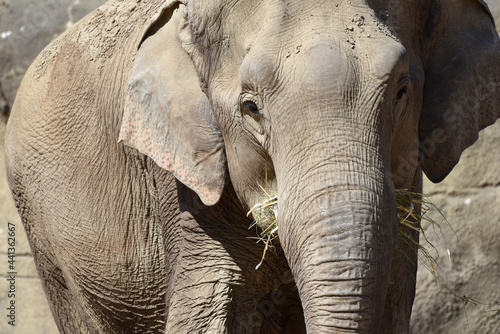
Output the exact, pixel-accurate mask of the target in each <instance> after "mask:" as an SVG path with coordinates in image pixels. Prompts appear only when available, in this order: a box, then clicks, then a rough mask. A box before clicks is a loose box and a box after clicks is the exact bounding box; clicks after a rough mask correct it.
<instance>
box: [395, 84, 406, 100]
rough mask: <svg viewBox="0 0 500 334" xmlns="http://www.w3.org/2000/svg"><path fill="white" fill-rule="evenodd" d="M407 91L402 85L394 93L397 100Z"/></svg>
mask: <svg viewBox="0 0 500 334" xmlns="http://www.w3.org/2000/svg"><path fill="white" fill-rule="evenodd" d="M407 92H408V87H406V86H405V87H402V88H400V89H399V90H398V93H397V94H396V98H397V99H398V100H401V99H402V98H403V96H405V94H406V93H407Z"/></svg>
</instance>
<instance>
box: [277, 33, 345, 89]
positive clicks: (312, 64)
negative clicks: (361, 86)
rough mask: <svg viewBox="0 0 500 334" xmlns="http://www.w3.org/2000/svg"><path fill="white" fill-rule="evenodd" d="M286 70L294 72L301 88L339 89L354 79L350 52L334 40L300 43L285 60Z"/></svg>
mask: <svg viewBox="0 0 500 334" xmlns="http://www.w3.org/2000/svg"><path fill="white" fill-rule="evenodd" d="M284 67H285V68H284V71H285V72H288V73H291V74H292V76H291V78H293V80H294V81H295V84H298V85H300V86H301V91H302V92H304V93H307V92H325V93H328V94H331V93H335V92H340V91H342V90H343V88H346V87H348V86H349V83H352V82H350V81H352V80H354V78H353V75H349V72H350V63H349V61H348V58H347V55H346V54H345V52H344V51H343V50H341V49H340V48H339V47H338V43H336V42H335V41H333V40H332V39H330V40H327V39H314V38H313V39H309V40H307V41H304V42H303V43H301V44H300V46H298V47H297V48H296V50H295V52H294V53H293V54H292V55H291V56H289V58H288V59H287V61H286V62H285V63H284ZM287 68H288V69H287Z"/></svg>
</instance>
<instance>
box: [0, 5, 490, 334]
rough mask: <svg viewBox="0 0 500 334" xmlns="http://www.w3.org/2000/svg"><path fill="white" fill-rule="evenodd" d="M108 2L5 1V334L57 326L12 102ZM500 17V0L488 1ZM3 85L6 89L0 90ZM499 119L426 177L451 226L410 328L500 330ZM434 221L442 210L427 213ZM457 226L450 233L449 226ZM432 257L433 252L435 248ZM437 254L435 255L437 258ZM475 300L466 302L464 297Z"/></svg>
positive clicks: (0, 129) (0, 81)
mask: <svg viewBox="0 0 500 334" xmlns="http://www.w3.org/2000/svg"><path fill="white" fill-rule="evenodd" d="M103 2H104V1H103V0H95V1H92V0H85V1H80V0H36V1H35V0H4V1H1V0H0V309H1V310H4V311H2V312H0V315H1V317H0V319H1V320H0V334H2V333H19V334H24V333H34V334H55V333H57V328H56V327H55V324H54V321H53V319H52V316H51V314H50V311H49V309H48V305H47V302H46V300H45V296H44V294H43V291H42V287H41V284H40V281H39V280H38V275H37V273H36V269H35V266H34V263H33V259H32V257H31V252H30V249H29V245H28V243H27V240H26V237H25V234H24V230H23V228H22V225H21V222H20V219H19V217H18V216H17V213H16V211H15V208H14V204H13V201H12V199H11V197H10V192H9V191H8V188H7V182H6V177H5V167H4V157H3V138H4V131H5V122H4V120H5V119H6V116H7V114H8V109H9V108H8V107H9V106H11V105H12V103H13V101H14V97H15V93H16V91H17V88H18V86H19V83H20V81H21V79H22V77H23V75H24V73H25V71H26V69H27V67H28V66H29V64H30V63H31V62H32V61H33V59H34V58H35V57H36V55H37V54H38V53H39V52H40V51H41V50H42V49H43V47H44V46H45V45H46V44H48V43H49V42H50V41H51V40H52V39H53V38H55V37H56V36H58V35H59V34H60V33H62V32H63V31H64V30H65V29H66V28H67V27H68V26H71V25H72V24H73V23H74V22H76V21H77V20H79V19H80V18H81V17H83V16H84V15H85V14H86V13H88V12H89V11H90V10H92V9H94V8H96V7H97V6H98V5H100V4H101V3H103ZM488 3H489V4H490V6H491V8H492V12H493V13H494V15H496V17H498V18H500V0H490V1H488ZM2 89H3V93H2ZM499 144H500V122H497V123H496V124H495V125H494V126H492V127H490V128H488V129H486V130H485V131H483V132H482V133H481V135H480V138H479V140H478V142H477V143H476V144H475V145H473V146H472V147H471V148H469V149H468V150H467V151H466V152H465V153H464V155H463V156H462V159H461V161H460V163H459V164H458V165H457V167H456V168H455V170H454V171H453V172H452V173H451V174H450V176H449V177H448V178H447V179H446V180H445V181H444V182H442V183H441V184H438V185H433V184H431V183H430V182H428V181H426V183H425V186H424V192H425V193H426V194H428V195H429V196H430V199H431V201H432V202H433V203H434V204H436V205H437V207H439V208H440V210H441V212H442V213H443V214H444V216H446V217H447V218H448V220H449V222H450V225H451V228H450V227H448V226H447V225H446V224H441V225H442V227H443V234H444V236H445V240H446V244H447V246H448V248H449V249H450V251H451V263H452V267H450V261H449V259H448V257H447V256H446V250H445V248H446V247H445V242H444V241H443V238H442V236H441V233H440V232H439V231H437V232H436V231H434V230H433V229H432V228H429V229H428V231H427V236H428V238H429V239H430V241H431V242H432V244H433V245H434V246H435V247H436V249H437V253H438V254H439V258H438V259H437V261H438V263H439V265H440V268H441V273H442V275H443V276H444V275H446V276H445V277H444V278H445V281H446V284H447V288H443V287H442V286H440V285H439V284H437V283H436V281H435V280H434V278H433V275H432V274H431V273H430V272H429V271H428V270H426V269H425V268H424V266H423V265H421V266H420V270H419V273H418V284H417V289H418V291H417V297H416V301H415V306H414V312H413V317H412V327H411V329H412V333H413V334H420V333H430V334H432V333H436V334H437V333H440V334H447V333H449V334H452V333H453V334H455V333H500V145H499ZM429 215H430V216H431V217H434V219H435V220H436V221H441V219H440V215H439V214H438V213H437V212H436V210H433V211H431V212H430V213H429ZM8 222H12V223H14V224H15V226H16V262H15V265H16V268H15V269H16V271H17V273H18V275H17V277H16V298H15V302H16V327H12V326H9V325H8V324H7V321H6V319H7V318H6V316H5V315H6V314H7V313H6V312H7V310H6V308H7V307H8V303H9V301H10V299H9V298H8V297H7V294H8V290H9V288H10V287H9V284H8V282H7V278H8V275H7V274H6V273H7V272H9V271H10V270H9V268H8V267H7V254H6V252H7V232H8ZM452 228H453V230H452ZM432 252H433V253H432V254H434V255H435V256H436V252H435V251H432ZM436 257H437V256H436ZM447 289H448V290H447ZM462 296H466V298H469V299H471V300H470V301H469V302H468V303H467V304H466V303H465V301H464V300H465V297H464V298H462Z"/></svg>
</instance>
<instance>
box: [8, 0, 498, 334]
mask: <svg viewBox="0 0 500 334" xmlns="http://www.w3.org/2000/svg"><path fill="white" fill-rule="evenodd" d="M499 82H500V42H499V38H498V34H497V33H496V31H495V26H494V23H493V21H492V18H491V15H490V13H489V11H488V8H487V6H486V5H485V4H484V2H483V1H481V0H458V1H457V0H455V1H452V0H424V1H389V0H386V1H382V0H351V1H296V0H283V1H281V0H280V1H279V0H254V1H241V0H240V1H237V0H224V1H223V0H211V1H208V0H207V1H204V0H198V1H195V0H185V1H172V0H170V1H157V0H156V1H136V0H123V1H118V0H116V1H115V0H112V1H109V2H108V3H106V4H105V5H103V6H102V7H100V8H99V9H97V10H96V11H94V12H93V13H92V14H90V15H89V16H87V17H86V18H84V19H83V20H82V21H80V22H79V23H78V24H75V25H74V26H73V27H72V28H71V29H70V30H69V31H68V32H67V33H65V34H64V35H63V36H61V37H60V38H58V39H57V40H56V41H54V42H53V43H52V44H51V45H50V46H49V47H47V48H46V49H45V50H44V51H43V52H42V53H41V54H40V55H39V57H38V58H37V59H36V60H35V62H34V63H33V65H32V66H31V67H30V69H29V70H28V72H27V74H26V77H25V79H24V81H23V83H22V85H21V88H20V89H19V93H18V96H17V99H16V101H15V104H14V106H13V110H12V113H11V116H10V120H9V124H8V128H7V134H6V158H7V170H8V178H9V185H10V187H11V189H12V193H13V195H14V199H15V201H16V205H17V208H18V210H19V212H20V215H21V217H22V220H23V224H24V226H25V228H26V231H27V235H28V238H29V240H30V244H31V248H32V250H33V254H34V257H35V262H36V265H37V269H38V272H39V274H40V276H41V278H42V282H43V286H44V289H45V293H46V295H47V298H48V300H49V304H50V305H51V310H52V313H53V315H54V318H55V319H56V323H57V325H58V328H59V330H60V331H61V332H62V333H163V332H165V333H306V332H307V333H398V334H399V333H408V331H409V320H410V315H411V308H412V304H413V299H414V294H415V279H416V277H415V275H416V262H417V257H416V252H417V249H416V247H414V246H411V245H412V244H411V243H408V242H405V241H403V240H401V239H400V237H399V235H400V234H399V233H398V229H402V228H403V227H400V226H398V222H397V216H396V205H395V204H396V196H395V190H396V189H399V188H403V189H409V190H412V191H416V192H421V189H422V171H423V172H424V173H425V174H426V175H427V176H428V177H429V178H430V179H431V180H433V181H435V182H439V181H441V180H442V179H443V178H444V177H446V175H447V174H448V173H449V172H450V171H451V169H452V168H453V167H454V165H455V164H456V163H457V162H458V160H459V158H460V154H461V152H462V151H463V150H464V149H465V148H467V147H468V146H470V145H471V144H472V143H473V142H474V141H475V140H476V139H477V134H478V131H479V130H481V129H482V128H484V127H486V126H488V125H490V124H492V123H493V122H495V120H496V119H497V118H499V116H500V115H499V111H500V108H499V107H498V106H499V98H498V97H499V96H500V89H499ZM263 185H267V187H268V191H270V192H273V193H277V194H278V199H279V205H278V217H279V219H278V221H279V231H278V234H279V241H275V244H274V248H273V249H271V250H269V251H268V252H267V253H266V257H265V260H264V262H263V264H262V266H260V268H259V269H258V270H256V269H255V266H256V265H257V264H258V263H259V262H260V260H261V258H262V253H263V246H262V244H257V243H255V240H253V239H251V238H249V237H252V236H254V231H253V230H249V229H248V227H249V226H250V225H251V224H252V217H251V216H250V217H247V212H248V211H249V209H250V208H252V207H253V206H254V205H255V204H256V203H258V202H260V201H261V200H262V198H263V192H262V188H261V187H262V186H263ZM405 232H406V234H408V235H410V237H411V238H413V239H414V241H418V235H417V234H416V232H415V231H410V230H409V231H405Z"/></svg>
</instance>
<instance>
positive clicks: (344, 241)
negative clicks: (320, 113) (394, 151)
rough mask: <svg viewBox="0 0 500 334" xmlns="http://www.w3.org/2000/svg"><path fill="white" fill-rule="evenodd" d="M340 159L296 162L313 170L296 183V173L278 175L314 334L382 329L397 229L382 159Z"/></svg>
mask: <svg viewBox="0 0 500 334" xmlns="http://www.w3.org/2000/svg"><path fill="white" fill-rule="evenodd" d="M372 150H373V149H372ZM368 151H370V150H364V152H363V153H362V154H361V155H360V156H361V157H365V159H366V157H368V156H369V152H368ZM334 160H337V161H335V162H327V161H325V162H323V163H318V161H316V162H314V159H307V158H306V159H303V160H302V161H303V162H304V161H310V162H306V163H305V164H306V165H309V164H310V163H311V165H310V166H304V163H302V164H298V165H300V167H297V168H300V170H302V171H303V170H308V171H309V172H307V173H306V176H302V177H301V178H300V181H299V182H298V183H295V184H291V182H290V180H291V179H295V180H297V179H296V178H291V177H290V176H291V175H294V173H293V171H287V172H286V173H282V174H278V185H279V198H280V204H279V217H280V218H279V224H280V225H279V237H280V241H281V244H282V247H283V250H284V252H285V255H286V257H287V260H288V262H289V265H290V268H291V269H292V273H293V276H294V278H295V281H296V284H297V287H298V291H299V294H300V298H301V300H302V306H303V308H304V316H305V320H306V326H307V330H308V332H309V333H376V332H378V331H379V330H378V329H379V328H380V325H381V319H382V313H383V306H384V301H385V295H386V290H387V286H388V277H389V271H390V266H391V261H392V256H393V252H394V245H395V240H396V234H397V233H396V231H397V220H396V213H395V195H394V186H393V184H392V180H391V178H390V173H386V172H385V171H384V168H383V166H384V164H383V162H382V161H381V159H380V161H379V163H372V164H367V163H366V162H365V163H363V162H360V161H359V160H360V159H359V158H358V159H356V158H351V159H345V161H344V162H342V161H340V160H341V159H338V158H335V159H334ZM363 160H364V159H363ZM370 160H371V161H377V159H367V160H366V161H370ZM356 164H357V166H356ZM376 165H378V166H379V167H376ZM318 166H319V167H318ZM280 175H281V177H280ZM295 175H296V174H295ZM282 185H283V187H282Z"/></svg>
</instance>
